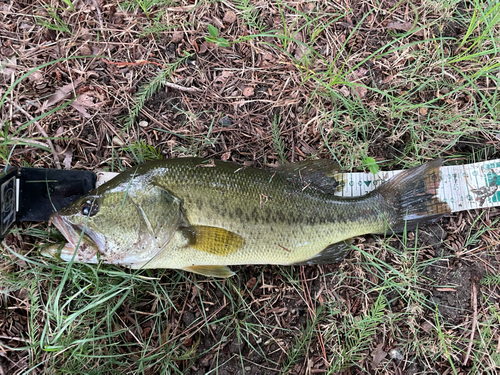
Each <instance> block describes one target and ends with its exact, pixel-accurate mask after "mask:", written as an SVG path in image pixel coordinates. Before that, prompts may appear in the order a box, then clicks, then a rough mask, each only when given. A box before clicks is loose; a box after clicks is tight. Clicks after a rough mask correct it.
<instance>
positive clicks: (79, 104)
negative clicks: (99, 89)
mask: <svg viewBox="0 0 500 375" xmlns="http://www.w3.org/2000/svg"><path fill="white" fill-rule="evenodd" d="M71 106H72V107H73V108H74V109H76V110H77V111H78V112H80V114H81V115H82V117H84V118H90V117H91V116H90V115H89V114H88V112H87V109H89V108H92V109H97V108H99V107H100V106H101V103H94V96H92V95H90V94H89V93H83V94H81V95H80V96H78V97H77V98H76V99H75V100H74V101H73V103H71Z"/></svg>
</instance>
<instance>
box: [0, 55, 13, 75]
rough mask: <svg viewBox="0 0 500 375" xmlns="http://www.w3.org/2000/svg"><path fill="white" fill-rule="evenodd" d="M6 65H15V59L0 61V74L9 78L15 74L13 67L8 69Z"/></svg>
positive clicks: (7, 58) (8, 58) (9, 58)
mask: <svg viewBox="0 0 500 375" xmlns="http://www.w3.org/2000/svg"><path fill="white" fill-rule="evenodd" d="M7 65H17V59H16V57H15V56H14V57H6V58H5V60H3V61H0V72H2V73H3V74H4V75H6V76H11V75H12V74H15V73H16V68H15V67H8V66H7Z"/></svg>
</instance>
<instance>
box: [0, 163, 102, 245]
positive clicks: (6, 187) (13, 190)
mask: <svg viewBox="0 0 500 375" xmlns="http://www.w3.org/2000/svg"><path fill="white" fill-rule="evenodd" d="M96 180H97V176H96V175H95V173H93V172H88V171H68V170H60V169H42V168H13V167H9V168H6V170H5V171H4V173H2V174H1V175H0V240H3V238H4V237H5V236H6V235H7V233H8V232H9V230H10V228H11V227H12V226H13V225H14V224H15V223H16V222H18V223H19V222H24V221H48V220H49V217H50V215H51V214H52V213H53V212H56V211H58V210H60V209H61V208H63V207H65V206H67V205H69V204H70V203H71V202H72V201H74V200H75V199H77V198H79V197H81V196H82V195H85V194H87V193H88V192H89V191H91V190H92V189H94V188H95V185H96Z"/></svg>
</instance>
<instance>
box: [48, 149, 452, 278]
mask: <svg viewBox="0 0 500 375" xmlns="http://www.w3.org/2000/svg"><path fill="white" fill-rule="evenodd" d="M440 165H441V161H440V160H435V161H432V162H429V163H427V164H424V165H421V166H419V167H416V168H413V169H409V170H406V171H404V172H402V173H400V174H399V175H397V176H395V177H394V178H392V179H390V180H389V181H387V182H386V183H385V184H383V185H381V186H380V187H379V188H378V189H377V190H375V191H372V192H371V193H369V194H367V195H365V196H362V197H356V198H344V197H338V196H335V195H334V194H333V191H334V190H335V186H334V183H335V182H336V181H337V180H338V179H337V180H336V179H335V176H334V173H335V172H336V171H338V168H337V167H336V166H335V165H333V164H332V162H328V161H325V160H320V161H308V162H304V163H296V164H290V165H288V166H286V167H284V168H279V169H275V170H272V169H271V170H262V169H256V168H249V167H242V166H239V165H236V164H232V163H227V162H222V161H217V160H205V159H201V158H181V159H170V160H164V161H156V162H150V163H146V164H143V165H139V166H137V167H134V168H131V169H129V170H127V171H124V172H122V173H120V174H119V175H117V176H116V177H115V178H113V179H112V180H110V181H108V182H107V183H106V184H104V185H102V186H100V187H99V188H97V189H96V190H94V191H92V192H91V193H89V194H88V195H86V196H84V197H81V198H80V199H78V200H77V201H75V202H74V203H72V204H71V205H70V206H68V207H66V208H64V209H62V210H60V211H59V212H57V213H55V214H53V215H52V216H51V222H52V223H54V224H55V225H56V227H57V228H58V229H59V230H60V232H61V233H62V234H63V235H64V236H65V238H66V240H67V241H68V243H67V244H66V245H64V246H63V247H62V248H61V246H59V247H57V246H52V247H49V248H48V249H47V250H45V252H44V255H46V256H55V257H59V258H60V259H62V260H64V261H70V260H72V259H73V260H74V261H77V262H85V263H97V262H103V263H111V264H117V265H122V266H127V267H130V268H134V269H137V268H173V269H182V270H186V271H191V272H196V273H199V274H203V275H209V276H216V277H228V276H231V275H232V274H233V273H232V272H231V270H230V269H229V268H228V267H227V266H228V265H248V264H281V265H293V264H319V263H331V262H336V261H340V260H342V259H343V258H344V256H345V255H346V253H347V252H348V251H349V249H350V245H349V239H351V238H352V237H354V236H359V235H363V234H368V233H379V234H384V233H388V232H401V231H403V230H404V229H405V228H414V227H415V226H416V225H417V224H419V223H424V222H430V221H434V220H437V219H438V218H440V217H441V216H442V215H443V214H445V213H448V212H450V209H449V207H448V205H447V204H446V203H444V202H442V201H441V200H439V198H438V197H436V189H437V187H438V185H439V181H440V178H441V177H440V172H439V167H440ZM325 181H327V182H329V183H332V185H331V186H328V183H325ZM337 182H338V181H337Z"/></svg>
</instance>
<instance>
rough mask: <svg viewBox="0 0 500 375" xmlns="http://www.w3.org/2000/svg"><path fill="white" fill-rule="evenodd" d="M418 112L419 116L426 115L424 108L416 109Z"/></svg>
mask: <svg viewBox="0 0 500 375" xmlns="http://www.w3.org/2000/svg"><path fill="white" fill-rule="evenodd" d="M418 111H419V112H420V114H421V115H422V116H425V115H427V112H428V111H427V108H426V107H420V108H419V109H418Z"/></svg>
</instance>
